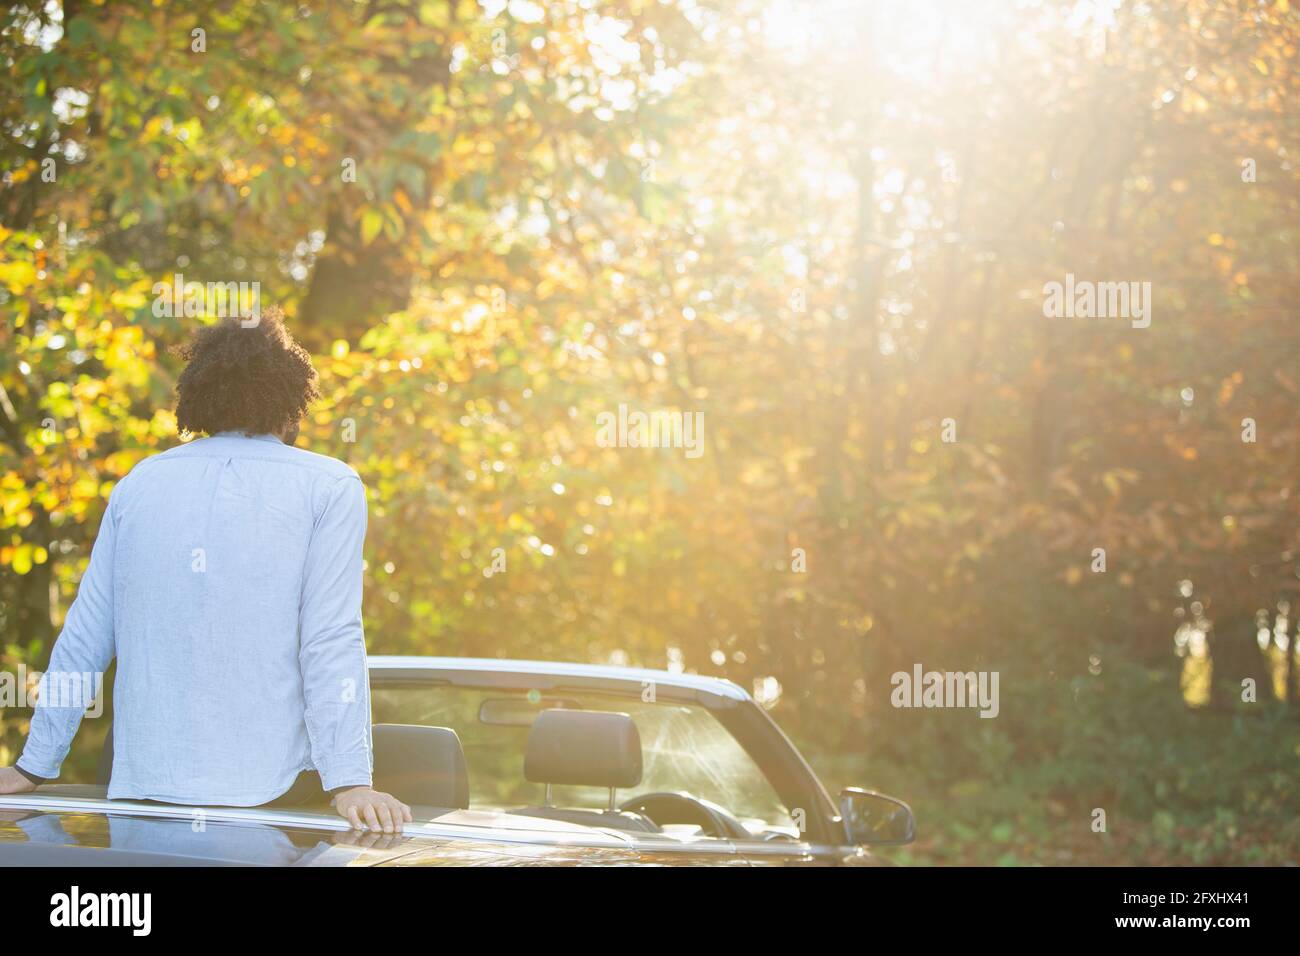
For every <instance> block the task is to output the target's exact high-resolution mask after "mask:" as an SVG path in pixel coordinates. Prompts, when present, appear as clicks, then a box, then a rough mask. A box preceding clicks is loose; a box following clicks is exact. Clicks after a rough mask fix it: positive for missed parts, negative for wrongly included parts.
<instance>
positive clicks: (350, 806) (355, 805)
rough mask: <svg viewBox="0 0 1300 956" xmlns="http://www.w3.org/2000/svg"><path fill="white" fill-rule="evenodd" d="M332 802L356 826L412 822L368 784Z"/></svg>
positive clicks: (390, 828)
mask: <svg viewBox="0 0 1300 956" xmlns="http://www.w3.org/2000/svg"><path fill="white" fill-rule="evenodd" d="M15 773H17V771H15ZM19 776H21V774H19ZM333 803H334V809H336V810H338V812H339V816H341V817H343V818H344V819H345V820H347V821H348V822H349V823H351V824H352V828H353V829H354V830H367V829H368V830H372V831H374V832H375V833H378V832H380V831H381V830H382V831H383V832H384V833H401V832H402V824H403V823H410V822H411V808H410V807H408V806H407V805H406V804H404V803H403V802H402V801H401V800H398V799H397V798H396V797H394V796H393V795H392V794H388V793H381V792H380V791H378V790H372V789H370V788H369V787H352V788H351V789H349V790H344V791H343V792H342V793H340V794H338V795H336V796H335V797H334V800H333Z"/></svg>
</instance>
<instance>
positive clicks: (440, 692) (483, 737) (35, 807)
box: [0, 657, 915, 866]
mask: <svg viewBox="0 0 1300 956" xmlns="http://www.w3.org/2000/svg"><path fill="white" fill-rule="evenodd" d="M370 677H371V698H372V699H371V703H372V707H373V711H374V720H375V726H374V762H375V786H376V788H378V789H381V790H388V791H390V792H391V793H393V794H395V795H396V796H398V797H399V798H401V799H402V800H404V801H405V802H407V803H409V804H411V806H412V811H413V815H414V817H415V822H414V823H411V824H407V826H406V829H405V830H404V832H403V833H401V834H400V835H384V834H375V833H358V832H355V831H352V830H351V829H350V828H349V827H348V825H347V823H346V822H345V821H344V820H342V819H341V818H340V817H339V816H338V815H337V814H335V813H334V811H333V810H331V809H330V808H329V807H328V806H321V807H307V808H304V807H294V808H283V809H281V808H277V807H275V806H274V805H271V806H265V807H256V808H239V807H189V806H175V805H170V804H161V803H152V802H149V801H133V800H108V799H107V798H106V796H105V792H106V791H105V784H107V781H108V774H109V773H110V772H111V751H110V750H109V747H111V742H112V735H111V734H110V735H109V745H108V746H106V751H108V752H107V753H106V754H105V758H104V759H102V760H101V761H100V771H99V776H100V782H99V784H98V785H96V786H90V785H76V784H47V785H45V786H42V787H39V788H37V790H36V791H34V792H33V793H27V794H21V795H11V796H0V865H3V866H85V865H104V866H129V865H153V866H157V865H199V866H219V865H236V866H239V865H243V866H253V865H271V866H277V865H278V866H286V865H287V866H348V865H351V866H447V865H470V866H482V865H507V866H521V865H522V866H536V865H669V866H673V865H687V866H700V865H706V866H721V865H740V866H763V865H850V866H862V865H872V864H876V863H879V862H880V861H879V859H878V858H876V857H873V856H872V855H871V853H870V851H869V849H868V848H869V847H871V846H879V845H889V844H901V843H907V842H910V841H911V840H912V838H913V836H914V834H915V820H914V818H913V815H912V811H911V810H910V809H909V808H908V806H907V805H906V804H904V803H902V802H901V801H898V800H895V799H893V798H892V797H887V796H884V795H882V794H877V793H874V792H871V791H867V790H860V789H856V788H853V789H848V790H845V791H843V792H842V793H841V794H840V795H839V799H838V801H836V800H832V799H831V797H830V795H829V794H828V793H827V791H826V789H825V788H824V787H823V786H822V784H821V782H820V781H819V780H818V779H817V777H816V775H815V774H814V773H813V771H812V769H811V768H810V767H809V766H808V764H807V762H806V761H805V760H804V759H803V757H802V756H801V755H800V754H799V751H798V750H797V749H796V748H795V746H794V745H793V744H792V743H791V742H790V740H789V739H788V738H787V737H786V736H785V734H784V733H782V732H781V730H780V728H779V727H777V725H776V724H775V723H774V722H773V721H772V719H771V718H770V717H769V716H768V715H767V713H766V712H765V711H764V710H763V709H762V708H761V707H759V706H758V705H757V704H756V703H755V702H754V701H753V700H752V699H751V698H750V696H749V695H748V694H747V693H746V692H745V691H744V690H743V689H741V688H740V687H738V686H737V685H736V684H733V683H732V682H730V681H726V680H721V679H717V678H711V677H700V676H697V675H693V674H675V673H669V672H666V671H654V670H640V669H633V668H623V667H604V666H593V665H582V664H557V663H542V662H536V661H507V660H473V659H464V658H435V657H374V658H371V660H370Z"/></svg>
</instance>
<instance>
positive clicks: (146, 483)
mask: <svg viewBox="0 0 1300 956" xmlns="http://www.w3.org/2000/svg"><path fill="white" fill-rule="evenodd" d="M181 354H182V356H183V357H184V358H186V359H188V361H189V364H188V366H187V367H186V369H185V371H184V372H183V373H182V375H181V377H180V380H179V383H178V385H177V395H178V401H177V406H176V421H177V424H178V426H179V427H180V430H181V433H182V435H185V434H197V433H200V432H205V433H207V434H208V435H209V436H211V437H208V438H203V439H200V440H197V441H193V442H190V443H188V444H183V445H180V446H178V447H176V448H172V449H170V450H169V451H166V452H163V453H162V454H160V455H155V456H153V457H151V458H147V459H145V460H144V461H142V462H140V463H139V464H138V465H137V466H136V467H135V468H133V469H132V470H131V472H130V474H128V475H127V476H126V477H125V478H123V479H122V481H121V482H119V483H118V485H117V487H116V488H114V489H113V493H112V495H111V496H110V497H109V502H108V507H107V508H106V510H105V512H104V517H103V520H102V522H101V523H100V528H99V536H98V537H97V539H96V540H95V546H94V548H93V550H92V552H91V557H90V564H89V566H88V567H87V568H86V573H85V575H84V576H83V577H82V580H81V585H80V587H79V588H78V591H77V599H76V600H75V601H74V602H73V604H72V606H71V607H70V608H69V609H68V615H67V619H66V621H65V622H64V626H63V632H62V633H61V634H60V635H59V639H58V641H57V642H56V643H55V645H54V651H53V654H52V655H51V657H50V667H49V671H50V672H51V673H53V674H102V673H103V671H104V670H105V669H106V668H107V667H108V665H109V662H110V661H111V660H112V659H113V657H114V656H116V657H117V682H116V685H115V688H114V705H113V711H114V715H113V716H114V723H113V727H112V735H113V736H112V741H113V765H112V776H111V779H110V782H109V788H108V796H109V798H110V799H135V800H159V801H165V802H168V803H185V804H210V805H226V806H255V805H258V804H263V803H268V802H271V801H278V802H281V803H284V802H288V803H291V804H295V805H301V804H304V803H310V802H313V801H314V800H319V801H320V802H322V803H323V802H324V801H325V800H326V799H327V797H326V793H328V794H329V795H330V798H332V803H333V805H334V806H335V807H336V808H337V810H338V812H339V813H340V814H341V815H342V816H343V817H345V818H346V819H347V820H349V821H350V822H351V823H352V825H353V826H354V827H355V828H357V829H366V828H367V827H369V829H371V830H374V831H379V830H382V831H384V832H389V833H391V832H400V831H401V829H402V824H403V822H404V821H409V820H410V819H411V812H410V808H409V807H408V806H406V805H405V804H403V803H401V802H400V801H398V800H397V799H395V798H394V797H392V796H390V795H388V794H386V793H379V792H377V791H375V790H373V789H371V786H370V784H371V751H370V692H369V683H368V680H367V673H366V650H365V639H364V635H363V633H362V626H361V569H362V558H361V548H362V542H363V541H364V539H365V533H366V497H365V488H364V487H363V486H362V484H361V479H360V478H359V477H358V476H357V473H356V472H355V471H353V470H352V469H351V468H350V467H348V466H347V465H345V464H344V463H343V462H341V461H337V460H335V459H333V458H326V457H324V456H323V455H316V454H313V453H311V452H308V451H302V450H300V449H297V448H294V447H293V443H294V441H295V439H296V438H297V435H298V425H299V423H300V421H301V420H302V416H303V415H304V414H305V412H306V410H307V406H308V404H309V403H310V402H311V401H312V400H314V399H316V398H317V397H319V393H318V390H317V378H316V371H315V369H314V368H312V364H311V359H310V358H309V357H308V355H307V353H306V352H305V351H304V350H303V349H302V348H301V347H300V346H299V345H298V344H297V343H295V342H294V341H293V339H292V338H291V337H290V335H289V334H288V332H287V331H286V330H285V328H284V325H283V322H282V316H281V315H280V313H279V312H278V311H276V310H268V311H266V312H264V313H263V314H262V316H261V319H260V321H259V322H257V323H256V324H254V325H252V327H245V326H244V325H243V324H241V323H240V322H239V321H238V320H235V319H231V320H228V321H225V322H222V323H220V324H216V325H211V326H207V327H205V328H203V329H202V330H201V331H199V332H198V334H197V335H196V336H195V338H194V340H193V342H192V343H191V344H190V345H189V346H188V347H186V348H185V349H184V350H183V351H182V353H181ZM84 710H85V701H81V702H80V706H77V705H74V706H68V705H67V704H66V702H63V701H51V702H49V703H47V702H46V701H45V700H43V699H42V700H39V701H38V703H37V707H36V711H35V716H34V717H33V719H32V726H31V733H30V735H29V736H28V738H27V744H26V747H25V748H24V749H23V752H22V755H21V756H20V757H19V758H18V762H17V764H16V765H15V766H13V767H3V768H0V793H21V792H24V791H28V790H32V789H34V788H35V787H36V786H37V785H38V784H39V783H41V782H43V781H44V780H47V779H51V778H54V777H57V776H58V774H59V768H60V765H61V764H62V763H63V759H64V757H66V756H67V753H68V748H69V746H70V744H71V742H72V738H73V735H74V734H75V733H76V730H77V727H78V725H79V724H80V723H81V718H82V716H83V713H84Z"/></svg>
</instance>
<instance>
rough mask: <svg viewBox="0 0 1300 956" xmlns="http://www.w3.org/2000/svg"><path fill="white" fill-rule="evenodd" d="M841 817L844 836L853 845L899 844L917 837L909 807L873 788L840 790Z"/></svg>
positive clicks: (914, 819) (913, 817)
mask: <svg viewBox="0 0 1300 956" xmlns="http://www.w3.org/2000/svg"><path fill="white" fill-rule="evenodd" d="M840 817H841V819H842V820H843V821H844V835H845V837H847V840H848V843H849V844H851V845H854V846H859V845H861V846H901V845H902V844H904V843H911V842H912V841H913V840H915V839H916V817H915V816H914V815H913V814H912V808H911V807H909V806H908V805H907V804H906V803H904V802H903V801H902V800H896V799H895V798H893V797H887V796H885V794H883V793H876V792H875V791H874V790H863V789H861V788H859V787H848V788H847V789H845V790H841V791H840Z"/></svg>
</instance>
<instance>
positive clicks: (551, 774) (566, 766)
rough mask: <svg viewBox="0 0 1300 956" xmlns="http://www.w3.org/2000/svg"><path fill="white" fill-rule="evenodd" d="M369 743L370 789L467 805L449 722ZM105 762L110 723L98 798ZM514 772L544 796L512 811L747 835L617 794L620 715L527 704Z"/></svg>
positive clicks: (390, 730)
mask: <svg viewBox="0 0 1300 956" xmlns="http://www.w3.org/2000/svg"><path fill="white" fill-rule="evenodd" d="M373 745H374V787H375V788H376V789H377V790H384V791H387V792H389V793H392V794H394V795H395V796H397V797H398V798H399V799H401V800H403V801H404V802H406V803H409V804H411V805H412V806H413V807H418V808H420V809H421V810H422V811H424V810H428V811H442V810H467V809H469V803H470V799H469V794H470V786H469V771H468V767H467V764H466V760H465V753H464V750H463V748H462V746H461V742H460V738H459V736H458V735H457V734H456V731H455V730H453V729H451V728H449V727H428V726H417V725H411V724H393V723H379V724H375V725H374V727H373ZM112 765H113V734H112V733H111V731H110V733H109V734H108V735H107V737H106V739H105V742H104V747H103V750H102V751H101V754H100V759H99V765H98V772H97V780H96V784H97V786H96V787H95V788H94V790H95V791H97V792H98V795H100V796H102V795H103V793H104V790H103V788H106V787H107V785H108V781H109V777H110V775H111V771H112ZM522 770H523V776H524V778H525V779H526V780H527V781H528V782H529V783H534V784H541V785H543V787H544V791H543V792H544V794H545V796H544V799H543V801H542V803H541V804H539V805H535V806H523V807H518V808H508V809H506V811H505V812H506V813H509V814H511V815H516V816H524V817H534V818H538V819H545V820H555V821H561V822H565V823H572V824H578V825H581V826H591V827H605V828H610V829H615V830H620V831H624V832H629V833H637V834H646V835H652V834H661V835H662V834H665V833H666V832H669V829H668V828H671V829H672V831H673V832H677V833H682V832H695V833H697V834H698V835H700V836H705V837H718V838H728V839H753V835H752V834H751V833H750V831H749V830H747V829H746V828H745V826H744V824H743V823H741V822H740V821H739V820H738V819H736V818H735V817H733V816H732V815H731V814H730V813H729V812H728V811H726V810H725V809H723V808H722V807H720V806H718V805H716V804H714V803H711V802H710V801H708V800H704V799H701V798H698V797H695V796H692V795H690V794H688V793H684V792H668V791H662V792H652V793H642V794H637V795H635V796H633V797H631V798H629V799H627V800H625V801H623V802H622V803H620V802H618V800H617V794H618V791H619V790H620V789H631V788H635V787H637V786H638V785H639V784H640V783H641V781H642V746H641V736H640V733H639V731H638V730H637V726H636V723H635V722H634V721H633V720H632V718H631V717H630V716H629V715H627V714H625V713H614V712H609V711H594V710H574V709H569V708H567V707H558V708H552V709H544V710H540V711H537V712H535V717H534V718H533V720H532V724H531V727H530V729H529V731H528V736H527V742H526V746H525V748H524V755H523V768H522ZM556 786H578V787H598V788H603V789H606V790H607V791H608V795H609V796H608V802H607V804H606V806H605V807H604V808H600V809H594V808H584V807H569V806H559V805H556V804H555V803H554V801H553V800H552V793H553V790H552V788H553V787H556ZM66 789H67V788H66V786H64V787H60V790H66ZM78 789H79V790H86V791H89V790H90V789H91V788H78ZM272 805H274V804H272ZM429 815H430V816H436V815H437V814H436V812H431V813H430V814H429Z"/></svg>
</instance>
